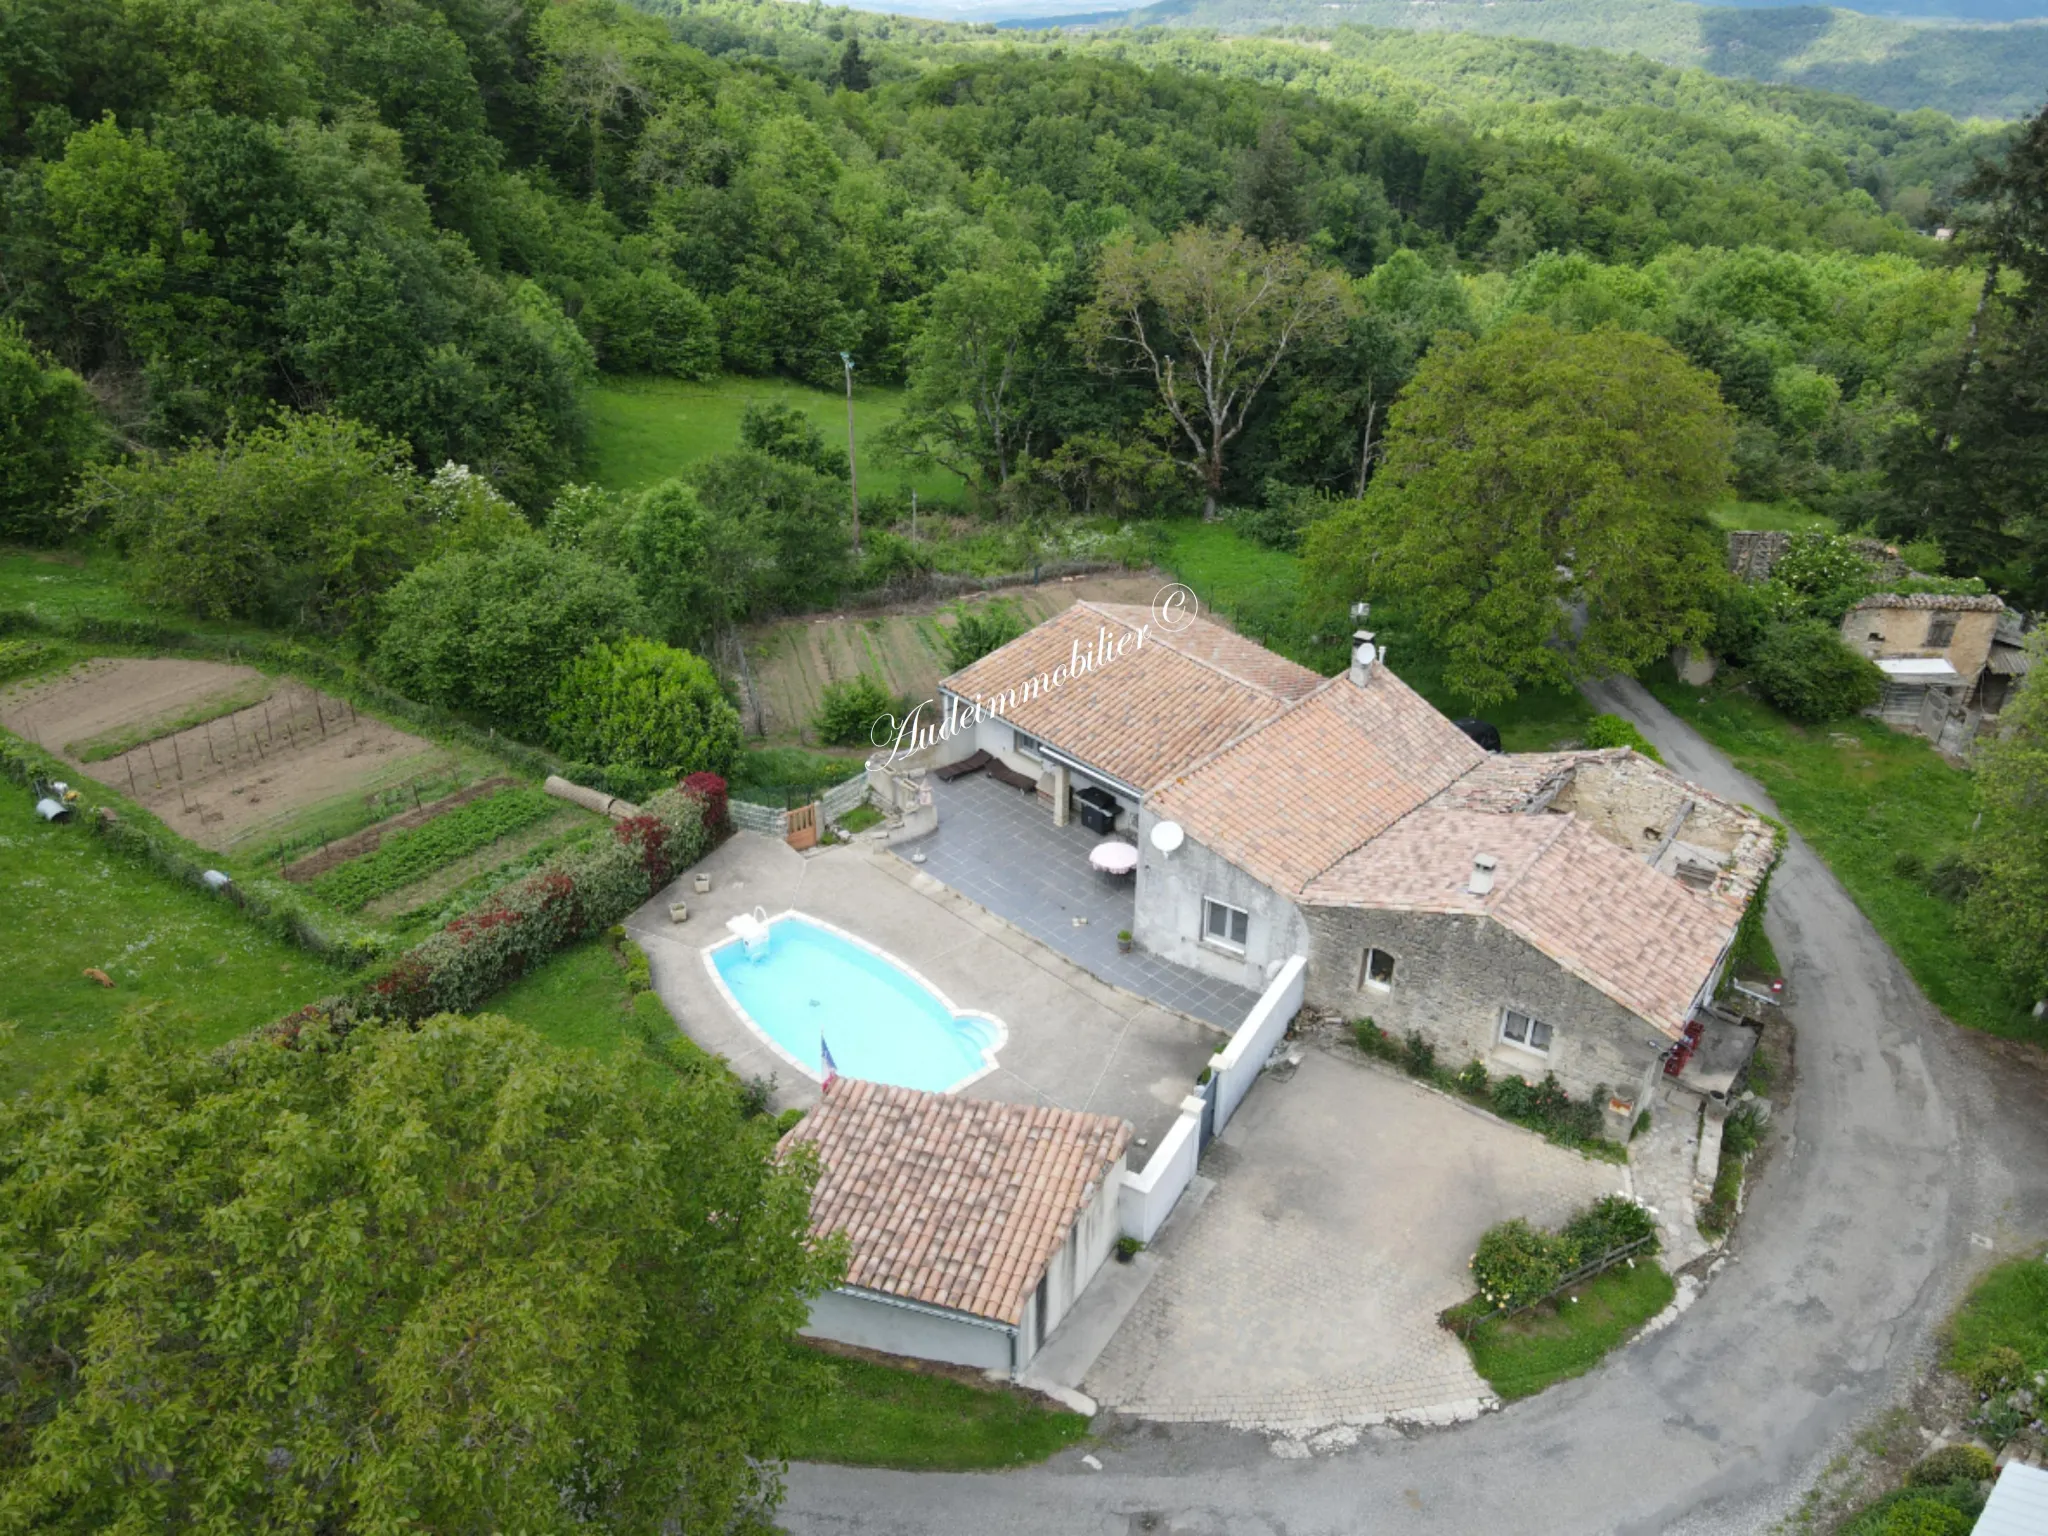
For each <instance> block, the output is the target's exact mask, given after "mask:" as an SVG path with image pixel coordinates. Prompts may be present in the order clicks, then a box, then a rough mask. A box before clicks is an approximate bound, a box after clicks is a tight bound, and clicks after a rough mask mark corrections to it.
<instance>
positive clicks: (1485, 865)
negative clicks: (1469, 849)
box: [1465, 853, 1500, 896]
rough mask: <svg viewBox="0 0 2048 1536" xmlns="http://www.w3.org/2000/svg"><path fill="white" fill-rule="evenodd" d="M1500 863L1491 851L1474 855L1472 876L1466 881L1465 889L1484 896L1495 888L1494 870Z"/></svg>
mask: <svg viewBox="0 0 2048 1536" xmlns="http://www.w3.org/2000/svg"><path fill="white" fill-rule="evenodd" d="M1499 864H1500V860H1499V859H1496V858H1495V857H1494V856H1493V855H1492V854H1490V853H1475V854H1473V855H1472V878H1471V879H1470V880H1467V881H1466V882H1465V889H1466V890H1467V891H1468V892H1470V893H1471V894H1472V895H1474V896H1484V895H1485V894H1486V893H1487V892H1488V891H1490V890H1492V889H1493V872H1494V869H1495V868H1496V867H1497V866H1498V865H1499Z"/></svg>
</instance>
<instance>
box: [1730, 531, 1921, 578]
mask: <svg viewBox="0 0 2048 1536" xmlns="http://www.w3.org/2000/svg"><path fill="white" fill-rule="evenodd" d="M1849 542H1850V544H1851V546H1852V547H1853V548H1854V549H1855V551H1856V552H1857V553H1858V554H1859V555H1861V556H1863V558H1864V559H1866V560H1868V561H1869V562H1870V564H1871V567H1872V568H1873V569H1874V570H1875V571H1876V573H1877V579H1878V580H1879V581H1885V582H1891V581H1898V580H1900V579H1901V578H1902V577H1905V576H1909V575H1911V574H1912V571H1911V569H1910V568H1909V567H1908V566H1907V564H1906V562H1905V561H1904V560H1901V559H1900V558H1899V552H1898V551H1897V550H1896V549H1893V548H1892V547H1891V546H1890V545H1889V544H1886V543H1883V542H1881V541H1880V540H1877V539H1851V540H1850V541H1849ZM1791 545H1792V535H1791V534H1789V533H1784V532H1781V531H1779V530H1778V529H1775V528H1772V529H1755V528H1743V529H1736V530H1732V531H1731V532H1730V533H1729V535H1728V569H1729V571H1730V572H1731V573H1732V574H1733V575H1735V576H1737V577H1740V578H1741V579H1742V580H1743V581H1768V580H1769V579H1770V575H1771V567H1773V566H1774V565H1776V564H1777V563H1778V559H1779V557H1780V556H1782V555H1783V554H1784V553H1785V551H1786V550H1787V549H1789V548H1790V547H1791Z"/></svg>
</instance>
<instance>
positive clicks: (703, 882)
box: [697, 875, 711, 896]
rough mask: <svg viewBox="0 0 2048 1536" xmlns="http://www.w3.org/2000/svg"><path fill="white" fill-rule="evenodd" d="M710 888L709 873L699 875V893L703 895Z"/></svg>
mask: <svg viewBox="0 0 2048 1536" xmlns="http://www.w3.org/2000/svg"><path fill="white" fill-rule="evenodd" d="M710 889H711V877H710V876H709V875H699V876H698V877H697V894H698V895H699V896H702V895H703V894H704V893H705V892H706V891H708V890H710Z"/></svg>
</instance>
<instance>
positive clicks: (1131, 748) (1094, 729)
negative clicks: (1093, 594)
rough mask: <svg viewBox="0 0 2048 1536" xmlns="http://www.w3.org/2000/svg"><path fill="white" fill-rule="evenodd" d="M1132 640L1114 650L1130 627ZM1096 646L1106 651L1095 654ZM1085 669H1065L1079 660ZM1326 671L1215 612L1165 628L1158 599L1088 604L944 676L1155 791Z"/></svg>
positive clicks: (957, 688) (1063, 746) (955, 687)
mask: <svg viewBox="0 0 2048 1536" xmlns="http://www.w3.org/2000/svg"><path fill="white" fill-rule="evenodd" d="M1127 635H1128V636H1132V637H1133V641H1132V644H1131V645H1129V646H1127V647H1126V649H1125V651H1124V653H1123V654H1122V655H1120V656H1119V655H1114V654H1111V653H1113V651H1114V648H1115V646H1116V644H1117V642H1118V641H1119V639H1121V638H1122V637H1124V636H1127ZM1090 655H1103V656H1104V657H1105V659H1103V660H1101V661H1099V662H1094V663H1090V662H1089V661H1088V660H1087V657H1088V656H1090ZM1077 657H1079V658H1081V672H1080V675H1079V677H1068V676H1067V675H1066V674H1065V672H1064V671H1063V670H1062V671H1061V673H1060V678H1059V681H1058V682H1057V683H1056V684H1052V685H1051V686H1048V683H1049V682H1050V680H1051V678H1052V675H1053V673H1054V672H1055V671H1056V670H1060V669H1065V668H1069V667H1072V666H1074V665H1075V662H1076V658H1077ZM1321 682H1322V679H1321V678H1320V677H1318V676H1317V675H1316V674H1315V673H1313V672H1311V671H1309V669H1308V668H1306V667H1303V666H1298V665H1296V664H1295V663H1294V662H1291V661H1289V660H1287V659H1286V658H1285V657H1283V656H1276V655H1274V654H1273V653H1272V652H1271V651H1268V650H1267V649H1265V647H1263V646H1260V645H1254V644H1253V643H1252V642H1251V641H1249V640H1247V639H1245V638H1244V637H1243V636H1241V635H1237V634H1233V633H1232V632H1231V631H1229V630H1227V629H1225V628H1223V627H1222V626H1221V625H1219V624H1212V623H1210V622H1209V621H1208V620H1206V619H1194V620H1191V621H1190V622H1189V623H1188V624H1187V625H1186V626H1185V627H1184V628H1182V629H1180V630H1179V631H1167V630H1163V629H1161V628H1160V627H1159V626H1158V625H1157V624H1156V623H1155V622H1154V621H1153V618H1152V614H1151V612H1150V610H1148V609H1145V608H1140V607H1135V606H1131V605H1128V604H1122V603H1086V602H1083V603H1076V604H1074V605H1073V607H1071V608H1069V609H1068V610H1067V611H1066V612H1065V613H1062V614H1060V615H1058V616H1057V617H1055V618H1051V619H1048V620H1046V622H1045V623H1043V624H1040V625H1039V626H1038V627H1037V628H1035V629H1032V630H1030V631H1029V632H1027V633H1025V634H1023V635H1020V636H1018V638H1016V639H1015V640H1012V641H1011V642H1010V643H1009V644H1008V645H1006V646H1003V647H1002V648H1001V649H1000V650H995V651H991V652H990V653H989V654H988V655H986V656H984V657H982V658H981V660H979V661H977V662H975V663H974V664H973V665H972V666H969V667H964V668H962V669H961V670H960V671H958V672H955V673H954V674H953V675H952V676H951V677H948V678H946V679H945V680H944V682H943V683H942V684H941V686H942V687H944V688H945V689H947V690H948V691H949V692H951V693H953V694H955V695H957V696H959V697H960V698H962V699H966V700H969V701H973V700H977V699H979V700H983V701H986V702H988V703H990V704H992V705H993V708H994V712H995V713H998V714H1000V715H1002V717H1003V718H1004V719H1006V720H1008V721H1010V723H1011V724H1013V725H1015V726H1016V727H1017V728H1018V729H1019V730H1022V731H1024V732H1026V733H1027V734H1029V735H1032V736H1036V737H1038V738H1039V739H1040V740H1042V741H1044V742H1045V743H1046V744H1047V745H1049V746H1051V747H1054V748H1056V749H1058V750H1059V751H1061V752H1064V753H1066V754H1067V755H1068V756H1070V757H1073V758H1076V759H1077V760H1079V761H1080V762H1082V763H1084V764H1086V765H1087V766H1089V767H1092V768H1097V769H1100V770H1101V771H1102V772H1104V773H1106V774H1108V775H1109V776H1110V777H1112V778H1114V779H1117V780H1120V781H1121V782H1123V783H1125V784H1128V785H1130V786H1131V787H1132V788H1133V789H1136V790H1138V791H1140V792H1141V793H1142V792H1143V791H1146V790H1149V789H1151V788H1152V787H1153V786H1154V785H1155V784H1158V783H1159V782H1161V781H1162V780H1164V779H1166V778H1168V777H1169V776H1171V775H1172V774H1175V773H1178V772H1179V771H1180V770H1181V769H1183V768H1185V767H1186V766H1187V765H1188V764H1190V763H1192V762H1194V761H1196V760H1197V759H1199V758H1201V757H1204V756H1206V755H1208V754H1209V753H1211V752H1214V751H1215V750H1216V749H1217V748H1219V747H1221V746H1223V745H1224V744H1225V743H1227V742H1230V741H1233V740H1235V739H1236V738H1237V737H1239V736H1241V735H1243V734H1244V733H1245V732H1246V731H1248V730H1250V729H1251V728H1252V727H1253V726H1256V725H1258V724H1260V723H1261V722H1262V721H1266V720H1270V719H1272V718H1273V717H1274V716H1275V715H1277V714H1279V713H1280V711H1281V710H1282V709H1284V708H1285V707H1286V706H1287V705H1288V704H1289V703H1290V702H1291V701H1293V700H1295V699H1299V698H1301V697H1303V696H1304V695H1306V694H1307V693H1309V692H1310V691H1311V690H1312V689H1314V688H1315V687H1316V686H1317V685H1318V684H1319V683H1321Z"/></svg>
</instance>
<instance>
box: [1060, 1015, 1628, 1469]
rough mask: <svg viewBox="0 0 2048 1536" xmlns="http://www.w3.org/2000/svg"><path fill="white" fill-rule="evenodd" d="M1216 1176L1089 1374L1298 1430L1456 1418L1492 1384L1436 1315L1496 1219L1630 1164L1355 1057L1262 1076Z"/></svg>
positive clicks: (1556, 1215) (1549, 1204) (1240, 1420)
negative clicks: (1512, 1122) (1560, 1141)
mask: <svg viewBox="0 0 2048 1536" xmlns="http://www.w3.org/2000/svg"><path fill="white" fill-rule="evenodd" d="M1203 1172H1204V1173H1206V1174H1211V1175H1213V1176H1215V1177H1216V1187H1215V1189H1214V1190H1213V1192H1211V1193H1210V1195H1209V1197H1208V1199H1207V1201H1206V1202H1205V1203H1204V1204H1203V1205H1202V1208H1201V1209H1200V1211H1199V1212H1198V1213H1197V1214H1196V1216H1195V1218H1194V1220H1192V1221H1190V1222H1187V1223H1185V1224H1177V1226H1178V1230H1175V1229H1173V1228H1169V1229H1168V1232H1167V1234H1166V1237H1165V1241H1164V1242H1163V1243H1162V1244H1161V1247H1160V1250H1159V1259H1160V1264H1159V1269H1158V1272H1157V1273H1156V1275H1155V1276H1154V1278H1153V1280H1152V1283H1151V1285H1150V1287H1149V1288H1148V1289H1147V1290H1146V1292H1145V1294H1144V1296H1143V1297H1141V1298H1140V1299H1139V1301H1138V1303H1137V1305H1136V1307H1135V1308H1133V1309H1132V1311H1131V1313H1130V1315H1129V1316H1128V1317H1127V1318H1126V1319H1125V1321H1124V1323H1123V1326H1122V1327H1121V1328H1120V1329H1119V1330H1118V1332H1117V1334H1116V1336H1115V1337H1114V1338H1113V1339H1111V1340H1110V1342H1109V1344H1108V1346H1107V1347H1106V1348H1105V1349H1104V1350H1103V1352H1102V1354H1101V1355H1100V1356H1099V1357H1098V1358H1097V1359H1096V1361H1095V1364H1094V1366H1093V1367H1092V1368H1091V1369H1090V1370H1089V1371H1088V1372H1087V1374H1086V1377H1085V1379H1084V1381H1083V1387H1084V1389H1085V1390H1086V1391H1087V1392H1088V1393H1090V1394H1091V1395H1093V1396H1094V1397H1095V1398H1097V1399H1098V1400H1099V1401H1100V1402H1102V1403H1103V1404H1104V1405H1105V1406H1109V1407H1114V1408H1116V1409H1118V1410H1120V1411H1122V1412H1124V1413H1128V1414H1133V1415H1137V1416H1140V1417H1144V1418H1152V1419H1166V1420H1192V1421H1213V1422H1222V1423H1231V1424H1237V1425H1241V1426H1251V1427H1259V1428H1268V1429H1289V1430H1304V1429H1310V1428H1316V1427H1321V1426H1325V1425H1334V1424H1340V1423H1349V1424H1371V1423H1378V1422H1381V1421H1383V1420H1385V1419H1388V1418H1419V1419H1425V1420H1428V1419H1442V1420H1448V1419H1450V1418H1452V1417H1455V1416H1464V1415H1468V1414H1470V1413H1472V1412H1475V1411H1477V1410H1478V1409H1479V1407H1480V1406H1481V1405H1482V1404H1483V1403H1484V1402H1485V1401H1486V1400H1487V1399H1488V1398H1489V1397H1490V1396H1491V1393H1490V1390H1489V1389H1488V1387H1487V1385H1486V1383H1485V1382H1484V1381H1483V1380H1482V1379H1481V1378H1480V1377H1479V1375H1478V1374H1477V1373H1476V1372H1474V1371H1473V1369H1472V1365H1471V1362H1470V1359H1469V1358H1468V1357H1467V1355H1466V1353H1465V1349H1464V1346H1463V1345H1461V1344H1460V1343H1459V1342H1458V1341H1457V1340H1456V1339H1455V1338H1453V1337H1452V1336H1451V1335H1450V1334H1449V1333H1447V1332H1445V1331H1444V1330H1443V1329H1442V1328H1440V1327H1438V1326H1437V1322H1436V1316H1437V1314H1438V1313H1439V1312H1440V1311H1442V1310H1443V1309H1444V1308H1445V1307H1447V1306H1450V1305H1451V1304H1452V1303H1454V1302H1457V1301H1460V1300H1462V1299H1464V1298H1465V1297H1466V1296H1468V1295H1470V1294H1471V1285H1470V1279H1469V1274H1468V1271H1467V1268H1466V1266H1467V1263H1468V1262H1469V1260H1470V1259H1471V1256H1472V1250H1473V1247H1474V1246H1475V1245H1476V1243H1477V1242H1478V1240H1479V1235H1480V1234H1481V1233H1482V1232H1484V1231H1485V1230H1486V1228H1487V1227H1489V1226H1490V1225H1492V1224H1493V1223H1494V1222H1496V1221H1501V1220H1504V1219H1506V1218H1508V1217H1510V1216H1526V1217H1528V1218H1529V1219H1530V1220H1531V1221H1533V1222H1536V1223H1538V1224H1540V1225H1551V1224H1555V1223H1556V1222H1558V1221H1560V1220H1562V1219H1563V1218H1564V1217H1565V1216H1567V1215H1568V1214H1569V1213H1570V1212H1571V1211H1573V1210H1575V1209H1576V1208H1578V1207H1579V1206H1581V1205H1584V1204H1586V1203H1587V1202H1589V1201H1591V1200H1593V1199H1596V1198H1597V1197H1599V1196H1601V1195H1605V1194H1612V1193H1614V1192H1616V1191H1617V1190H1625V1189H1626V1188H1627V1187H1628V1172H1627V1170H1626V1169H1624V1168H1621V1167H1618V1166H1616V1165H1614V1164H1611V1163H1600V1162H1593V1161H1591V1160H1589V1159H1586V1158H1582V1157H1580V1156H1579V1155H1578V1154H1577V1153H1575V1152H1568V1151H1565V1150H1563V1149H1562V1148H1558V1147H1553V1146H1551V1145H1550V1144H1548V1143H1547V1142H1544V1141H1542V1140H1541V1139H1540V1138H1538V1137H1536V1136H1534V1135H1531V1134H1530V1133H1528V1132H1526V1131H1521V1130H1517V1129H1515V1128H1514V1127H1512V1126H1508V1125H1504V1124H1502V1123H1500V1122H1499V1121H1496V1120H1494V1119H1492V1118H1491V1117H1489V1116H1484V1115H1480V1114H1478V1113H1476V1112H1474V1111H1471V1110H1468V1109H1466V1108H1465V1107H1464V1106H1462V1105H1460V1104H1457V1103H1455V1102H1453V1101H1452V1100H1449V1099H1447V1098H1444V1097H1443V1096H1442V1095H1439V1094H1434V1093H1431V1092H1428V1091H1427V1090H1425V1089H1423V1088H1421V1087H1418V1086H1417V1085H1415V1084H1413V1083H1411V1082H1408V1081H1406V1080H1405V1079H1402V1078H1399V1077H1396V1076H1393V1075H1391V1074H1389V1073H1387V1072H1384V1071H1382V1070H1378V1069H1376V1068H1373V1067H1370V1066H1367V1065H1365V1064H1363V1063H1361V1062H1358V1061H1355V1060H1353V1059H1351V1058H1349V1057H1346V1056H1341V1055H1337V1054H1334V1053H1331V1052H1327V1051H1323V1050H1314V1049H1311V1050H1310V1051H1308V1052H1307V1055H1306V1058H1305V1059H1304V1060H1303V1062H1302V1064H1301V1067H1300V1069H1299V1070H1298V1071H1297V1072H1296V1073H1295V1074H1294V1076H1293V1077H1292V1078H1291V1079H1288V1080H1285V1081H1282V1080H1278V1079H1275V1078H1271V1077H1268V1078H1266V1079H1264V1080H1262V1081H1261V1082H1260V1083H1259V1084H1258V1085H1257V1086H1256V1087H1255V1088H1253V1090H1252V1092H1251V1095H1250V1097H1249V1098H1247V1099H1246V1100H1245V1103H1244V1107H1243V1108H1242V1109H1241V1110H1240V1111H1239V1112H1238V1114H1237V1117H1236V1118H1235V1119H1234V1120H1233V1121H1232V1122H1231V1124H1230V1127H1229V1129H1228V1130H1226V1131H1225V1132H1224V1134H1223V1135H1222V1136H1221V1137H1220V1138H1219V1139H1218V1140H1217V1142H1216V1143H1215V1144H1214V1145H1212V1146H1211V1147H1210V1149H1209V1151H1208V1153H1207V1154H1206V1155H1205V1157H1204V1160H1203Z"/></svg>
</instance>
